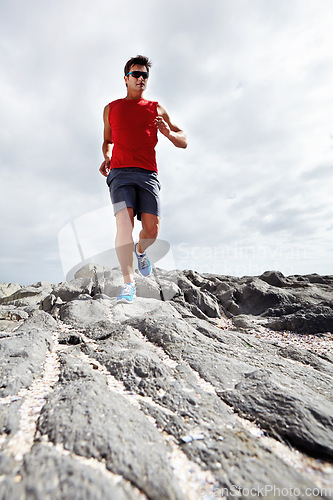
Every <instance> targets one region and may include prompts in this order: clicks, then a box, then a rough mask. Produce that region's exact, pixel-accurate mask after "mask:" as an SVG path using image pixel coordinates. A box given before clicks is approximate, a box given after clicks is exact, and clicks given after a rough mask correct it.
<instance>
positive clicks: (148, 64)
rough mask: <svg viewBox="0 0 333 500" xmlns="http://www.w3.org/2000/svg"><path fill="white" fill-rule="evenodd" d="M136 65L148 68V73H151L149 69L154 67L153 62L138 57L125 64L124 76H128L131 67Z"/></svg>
mask: <svg viewBox="0 0 333 500" xmlns="http://www.w3.org/2000/svg"><path fill="white" fill-rule="evenodd" d="M135 64H139V65H140V66H146V68H147V72H148V73H149V68H151V65H152V63H151V61H150V60H149V59H148V57H146V56H140V55H138V56H136V57H131V59H130V60H129V61H127V63H126V64H125V67H124V74H125V75H127V74H128V73H129V72H130V70H131V67H132V66H134V65H135Z"/></svg>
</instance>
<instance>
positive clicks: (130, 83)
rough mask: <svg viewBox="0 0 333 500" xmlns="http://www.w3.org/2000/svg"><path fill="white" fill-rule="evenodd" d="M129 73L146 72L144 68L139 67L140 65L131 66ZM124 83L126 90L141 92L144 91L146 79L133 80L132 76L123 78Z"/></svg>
mask: <svg viewBox="0 0 333 500" xmlns="http://www.w3.org/2000/svg"><path fill="white" fill-rule="evenodd" d="M130 71H145V72H147V68H146V66H141V65H140V64H133V66H131V67H130ZM124 78H125V83H127V89H128V90H133V91H140V92H143V91H144V90H146V87H147V82H148V78H147V79H144V78H143V77H142V76H140V77H139V78H135V77H134V76H133V75H128V76H125V77H124Z"/></svg>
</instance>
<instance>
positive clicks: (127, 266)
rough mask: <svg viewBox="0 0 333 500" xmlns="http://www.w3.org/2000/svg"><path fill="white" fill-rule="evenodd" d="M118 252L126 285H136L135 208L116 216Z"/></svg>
mask: <svg viewBox="0 0 333 500" xmlns="http://www.w3.org/2000/svg"><path fill="white" fill-rule="evenodd" d="M116 224H117V234H116V252H117V257H118V260H119V264H120V267H121V272H122V274H123V277H124V283H129V282H132V283H134V274H133V248H134V243H133V236H132V232H133V227H134V215H133V208H124V209H122V210H120V211H119V212H117V214H116Z"/></svg>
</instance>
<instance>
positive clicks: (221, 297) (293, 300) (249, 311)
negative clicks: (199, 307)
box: [187, 271, 333, 334]
mask: <svg viewBox="0 0 333 500" xmlns="http://www.w3.org/2000/svg"><path fill="white" fill-rule="evenodd" d="M187 277H188V279H191V280H192V281H193V282H194V283H196V284H197V285H196V286H200V290H201V291H203V292H205V291H207V290H208V291H209V292H210V294H212V295H213V296H214V297H215V299H217V301H218V303H219V304H220V307H221V308H222V309H223V311H224V312H225V313H226V315H228V316H231V317H235V316H240V315H246V316H249V315H250V316H255V317H256V318H257V319H256V322H257V324H261V325H262V326H268V327H269V328H271V329H274V330H277V331H282V330H290V331H295V332H297V333H307V334H308V333H320V332H328V331H332V329H333V299H332V289H333V277H332V276H324V277H318V276H317V275H308V276H297V275H295V276H288V277H287V278H286V277H284V276H283V274H282V273H280V272H276V271H267V272H265V273H263V274H262V275H261V276H260V277H251V276H244V277H243V278H233V277H230V276H214V275H209V274H207V275H202V276H201V277H200V279H198V276H197V274H196V275H194V273H188V274H187ZM235 324H236V323H235ZM238 324H239V323H238ZM243 324H245V323H244V322H243Z"/></svg>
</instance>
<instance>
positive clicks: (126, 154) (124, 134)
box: [109, 99, 158, 172]
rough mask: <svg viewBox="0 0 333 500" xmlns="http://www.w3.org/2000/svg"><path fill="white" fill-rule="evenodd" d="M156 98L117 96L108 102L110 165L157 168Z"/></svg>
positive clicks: (115, 166)
mask: <svg viewBox="0 0 333 500" xmlns="http://www.w3.org/2000/svg"><path fill="white" fill-rule="evenodd" d="M157 104H158V103H157V102H155V101H147V100H146V99H128V100H127V99H117V100H116V101H113V102H110V104H109V123H110V126H111V134H112V141H113V150H112V158H111V165H110V166H111V168H122V167H140V168H145V169H146V170H153V171H154V172H157V165H156V153H155V146H156V144H157V127H156V125H155V123H154V120H155V118H156V117H157Z"/></svg>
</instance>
